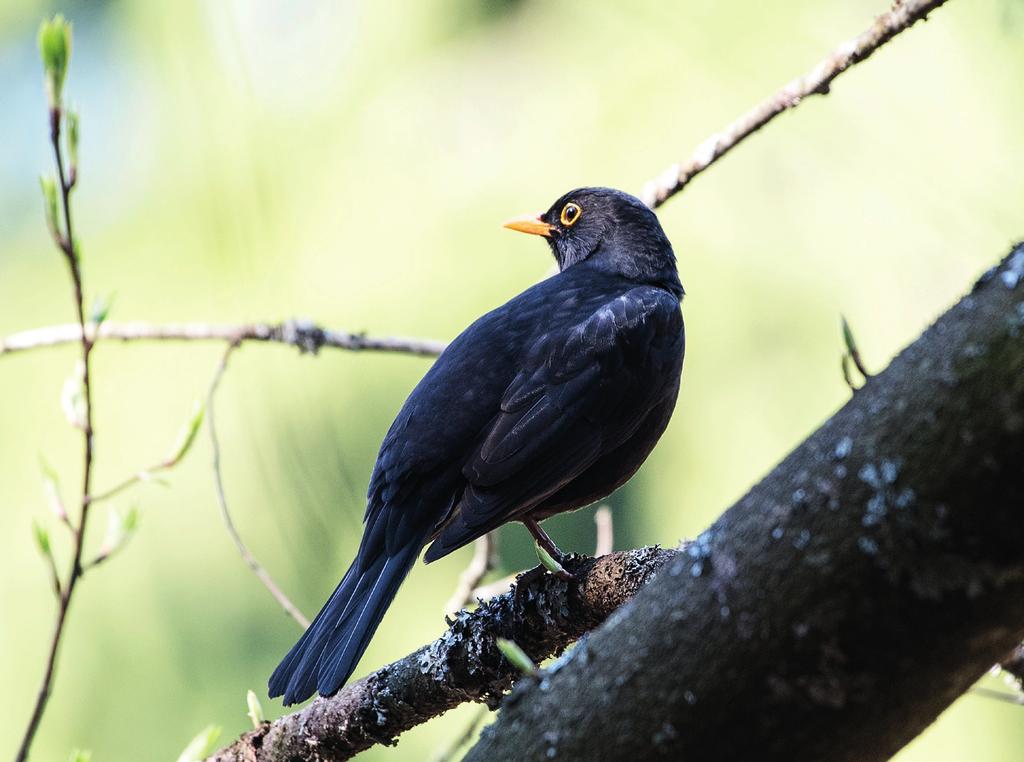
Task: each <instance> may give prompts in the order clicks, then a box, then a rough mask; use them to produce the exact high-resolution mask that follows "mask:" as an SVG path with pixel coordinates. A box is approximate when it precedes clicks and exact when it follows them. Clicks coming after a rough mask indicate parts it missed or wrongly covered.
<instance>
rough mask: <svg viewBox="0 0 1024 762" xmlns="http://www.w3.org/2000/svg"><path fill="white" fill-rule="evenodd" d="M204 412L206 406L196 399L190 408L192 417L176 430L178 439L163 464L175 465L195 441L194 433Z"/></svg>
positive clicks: (201, 421)
mask: <svg viewBox="0 0 1024 762" xmlns="http://www.w3.org/2000/svg"><path fill="white" fill-rule="evenodd" d="M205 413H206V407H205V406H204V405H203V403H202V402H200V401H199V400H196V403H195V406H194V407H193V408H192V417H191V418H190V419H189V421H188V423H186V424H185V425H184V426H182V427H181V431H179V432H178V441H177V442H176V443H175V445H174V450H173V454H172V455H171V456H170V457H169V458H168V459H167V460H165V461H164V466H166V467H168V468H170V467H171V466H176V465H178V463H179V462H180V461H181V459H182V458H184V457H185V455H186V454H187V453H188V451H189V449H191V447H192V444H193V443H194V442H195V441H196V434H198V433H199V427H200V426H201V425H202V424H203V416H204V415H205Z"/></svg>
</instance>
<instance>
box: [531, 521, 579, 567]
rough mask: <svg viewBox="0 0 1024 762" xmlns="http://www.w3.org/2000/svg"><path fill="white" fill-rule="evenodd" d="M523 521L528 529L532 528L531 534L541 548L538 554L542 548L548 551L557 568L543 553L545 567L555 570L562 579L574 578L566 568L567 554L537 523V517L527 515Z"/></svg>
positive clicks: (542, 561)
mask: <svg viewBox="0 0 1024 762" xmlns="http://www.w3.org/2000/svg"><path fill="white" fill-rule="evenodd" d="M522 522H523V525H524V526H525V527H526V528H527V529H528V530H530V534H532V535H533V539H534V540H536V541H537V547H538V549H539V550H538V555H541V554H540V551H541V550H542V551H544V553H546V554H547V555H548V556H549V557H550V559H551V560H552V561H553V562H554V566H555V568H553V569H552V568H551V566H550V562H545V559H544V558H543V555H541V563H543V564H544V566H545V567H548V568H549V570H551V571H552V572H554V573H555V574H556V575H558V576H559V577H561V578H562V579H565V580H570V579H572V574H570V573H569V572H567V571H566V570H565V568H564V563H565V558H566V555H565V553H563V552H562V551H561V550H559V548H558V546H557V545H555V541H554V540H552V539H551V536H550V535H549V534H548V533H547V532H545V531H544V530H543V529H541V527H540V524H538V523H537V521H536V519H532V518H529V517H527V518H524V519H522Z"/></svg>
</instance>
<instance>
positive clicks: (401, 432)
mask: <svg viewBox="0 0 1024 762" xmlns="http://www.w3.org/2000/svg"><path fill="white" fill-rule="evenodd" d="M505 227H508V228H511V229H512V230H518V231H521V232H524V233H532V234H535V235H540V236H544V237H545V238H547V241H548V244H549V245H550V246H551V250H552V252H553V253H554V256H555V260H556V261H557V263H558V268H559V273H558V274H557V275H554V276H553V277H551V278H548V279H547V280H544V281H542V282H541V283H538V284H537V285H535V286H533V287H532V288H529V289H527V290H526V291H524V292H523V293H521V294H520V295H519V296H517V297H515V298H514V299H512V300H511V301H509V302H508V303H506V304H504V305H502V306H501V307H498V308H497V309H495V310H493V311H491V312H488V313H487V314H486V315H484V316H483V317H481V318H480V319H478V320H477V321H476V322H474V323H473V324H472V325H470V326H469V328H467V329H466V330H465V331H463V332H462V333H461V334H460V335H459V336H458V338H456V339H455V340H454V341H453V342H452V343H451V344H450V345H449V346H448V348H447V349H445V351H444V352H443V353H441V356H440V357H438V359H437V361H436V362H435V363H434V365H433V367H431V368H430V370H429V371H428V372H427V374H426V375H425V376H424V377H423V379H422V380H421V381H420V382H419V384H417V386H416V388H415V389H414V390H413V392H412V394H410V395H409V398H408V399H407V400H406V402H405V404H404V405H403V406H402V409H401V411H399V413H398V417H397V418H396V419H395V421H394V423H393V424H392V425H391V428H390V430H389V431H388V433H387V436H385V437H384V442H383V443H382V444H381V447H380V453H379V455H378V456H377V463H376V465H375V466H374V469H373V475H372V476H371V477H370V487H369V491H368V495H367V507H366V515H365V517H364V523H365V529H364V531H363V537H362V541H361V542H360V545H359V552H358V553H357V554H356V558H355V561H354V562H353V563H352V566H351V567H350V568H349V570H348V571H347V572H346V573H345V577H344V578H343V579H342V580H341V583H340V584H339V585H338V587H337V588H336V589H335V591H334V593H333V594H332V595H331V597H330V598H329V599H328V601H327V603H326V604H325V605H324V607H323V609H322V610H321V611H320V613H319V614H317V616H316V619H314V620H313V623H312V624H311V625H310V626H309V629H307V630H306V632H305V634H304V635H303V636H302V637H301V638H300V639H299V641H298V643H296V644H295V646H294V647H293V648H292V650H291V651H290V652H289V653H288V655H287V656H286V657H285V658H284V660H283V661H282V662H281V664H280V665H279V666H278V668H277V669H276V670H275V671H274V674H273V675H272V676H271V678H270V686H269V687H270V695H271V696H272V697H273V696H280V695H282V694H283V695H284V703H285V704H293V703H297V702H300V701H303V700H305V699H307V698H309V697H310V696H311V695H312V694H313V693H314V692H315V691H319V692H320V693H321V694H322V695H331V694H332V693H335V692H336V691H337V690H338V689H339V688H340V687H341V686H342V685H344V683H345V681H346V680H348V678H349V676H350V675H351V674H352V671H353V670H354V669H355V666H356V662H358V661H359V658H360V657H361V656H362V654H363V652H364V651H365V650H366V647H367V645H368V643H369V641H370V638H371V637H372V636H373V633H374V632H375V631H376V629H377V626H378V625H379V624H380V620H381V618H382V617H383V616H384V612H385V611H386V610H387V608H388V606H389V605H390V603H391V601H392V599H393V598H394V597H395V593H396V592H397V591H398V588H399V585H401V583H402V580H403V579H405V576H406V575H407V574H408V573H409V570H410V569H411V568H412V566H413V564H414V563H415V561H416V558H417V557H418V556H419V554H420V551H421V550H422V549H423V547H424V546H425V545H427V543H432V544H431V545H430V547H429V548H428V549H427V552H426V555H425V561H426V562H427V563H430V562H431V561H436V560H437V559H439V558H441V557H443V556H445V555H447V554H449V553H451V552H452V551H453V550H456V549H457V548H461V547H462V546H463V545H466V544H467V543H470V542H472V541H473V540H475V539H476V538H478V537H480V536H482V535H484V534H486V533H487V532H490V531H491V530H493V529H495V528H497V527H498V526H500V525H502V524H504V523H506V522H509V521H520V522H522V523H523V524H525V525H526V527H527V528H528V529H529V531H530V532H531V534H533V536H534V537H535V538H536V539H537V542H538V544H539V545H540V546H541V547H544V548H545V549H546V550H547V551H548V552H549V553H551V554H552V555H553V556H555V557H556V558H557V557H559V556H560V553H559V552H558V549H557V548H556V547H555V545H554V543H553V542H552V541H551V539H550V538H549V537H548V536H547V534H546V533H545V532H544V531H543V530H542V529H541V528H540V526H539V525H538V522H539V521H541V520H542V519H544V518H546V517H548V516H552V515H554V514H556V513H562V512H563V511H570V510H574V509H577V508H581V507H583V506H586V505H589V504H590V503H593V502H594V501H596V500H599V499H600V498H602V497H605V496H606V495H608V494H610V493H611V492H612V491H613V490H615V489H617V488H618V487H620V486H621V485H622V484H624V483H625V482H626V481H627V480H628V479H629V478H630V477H631V476H632V475H633V474H634V473H635V472H636V470H637V469H638V468H639V467H640V464H641V463H643V462H644V460H645V459H646V458H647V456H648V455H649V454H650V452H651V450H652V449H653V448H654V445H655V443H657V441H658V439H659V438H660V437H661V435H662V432H664V431H665V427H666V426H667V425H668V421H669V418H670V417H671V415H672V410H673V408H674V407H675V402H676V396H677V393H678V391H679V377H680V372H681V370H682V365H683V347H684V339H683V318H682V314H681V310H680V300H681V299H682V297H683V287H682V284H681V283H680V282H679V275H678V273H677V271H676V259H675V255H674V253H673V251H672V245H671V244H670V243H669V241H668V238H667V237H666V236H665V233H664V231H663V230H662V229H661V225H660V224H659V222H658V218H657V217H656V216H655V215H654V212H652V211H651V210H650V209H648V208H647V207H646V206H645V205H644V204H643V202H641V201H640V200H639V199H637V198H635V197H633V196H630V195H629V194H626V193H623V192H621V191H617V190H612V189H610V188H579V189H577V190H574V191H571V192H569V193H567V194H565V195H564V196H562V197H561V198H560V199H558V201H556V202H555V203H554V205H553V206H552V207H551V208H550V209H548V211H546V212H544V213H543V214H540V215H537V216H530V217H524V218H520V219H516V220H512V221H510V222H508V223H506V225H505Z"/></svg>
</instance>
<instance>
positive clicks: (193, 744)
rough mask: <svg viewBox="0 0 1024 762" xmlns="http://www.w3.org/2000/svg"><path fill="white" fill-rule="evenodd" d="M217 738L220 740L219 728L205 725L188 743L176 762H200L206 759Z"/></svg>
mask: <svg viewBox="0 0 1024 762" xmlns="http://www.w3.org/2000/svg"><path fill="white" fill-rule="evenodd" d="M218 738H220V727H219V726H218V725H207V726H206V727H205V728H203V729H202V730H200V731H199V734H198V735H196V737H195V738H193V739H192V740H191V741H189V744H188V746H186V747H185V750H184V751H182V752H181V754H179V755H178V762H200V760H203V759H206V757H208V756H209V755H210V753H211V752H212V751H213V750H214V748H215V744H216V743H217V739H218Z"/></svg>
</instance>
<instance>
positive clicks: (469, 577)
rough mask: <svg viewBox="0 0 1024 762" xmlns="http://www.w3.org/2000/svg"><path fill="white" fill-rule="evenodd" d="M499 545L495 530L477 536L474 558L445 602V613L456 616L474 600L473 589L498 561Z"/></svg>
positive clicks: (474, 545)
mask: <svg viewBox="0 0 1024 762" xmlns="http://www.w3.org/2000/svg"><path fill="white" fill-rule="evenodd" d="M497 547H498V543H497V536H496V535H495V533H494V532H488V533H487V534H485V535H484V536H483V537H479V538H477V540H476V542H475V543H474V544H473V558H472V559H470V561H469V565H468V566H467V567H466V568H465V569H463V571H462V574H460V575H459V581H458V583H457V584H456V585H455V590H454V591H453V592H452V596H451V598H449V599H448V602H447V603H445V604H444V613H445V614H448V615H451V616H455V615H456V614H458V612H459V609H461V608H462V607H463V606H466V605H467V604H470V603H472V602H473V600H474V598H473V591H474V590H476V588H477V586H478V585H479V584H480V582H481V581H482V580H483V578H484V577H485V576H487V572H489V571H490V570H491V569H493V568H494V566H495V563H496V562H497Z"/></svg>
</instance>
